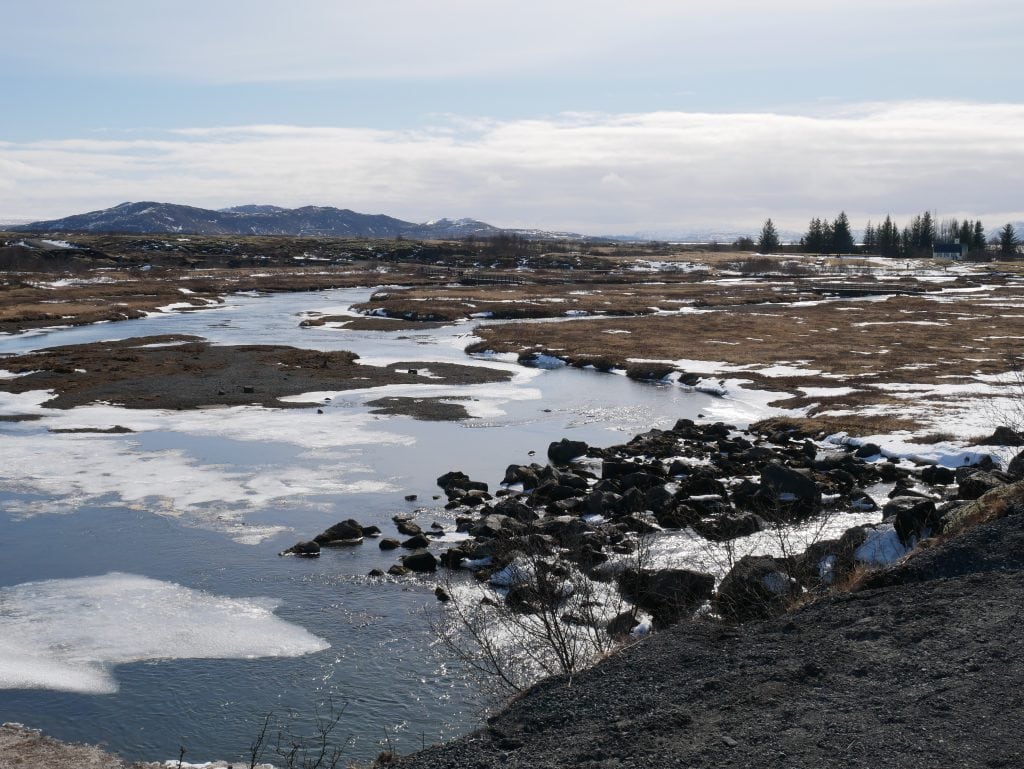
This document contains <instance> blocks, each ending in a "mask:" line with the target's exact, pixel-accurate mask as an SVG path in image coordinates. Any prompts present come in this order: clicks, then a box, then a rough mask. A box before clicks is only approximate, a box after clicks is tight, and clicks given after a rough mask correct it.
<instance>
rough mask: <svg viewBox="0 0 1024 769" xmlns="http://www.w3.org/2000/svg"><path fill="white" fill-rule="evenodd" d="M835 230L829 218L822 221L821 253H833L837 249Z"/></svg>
mask: <svg viewBox="0 0 1024 769" xmlns="http://www.w3.org/2000/svg"><path fill="white" fill-rule="evenodd" d="M835 234H836V232H835V230H834V229H833V228H832V225H831V224H829V221H828V219H823V220H822V222H821V249H820V250H819V253H822V254H831V253H832V252H833V251H835Z"/></svg>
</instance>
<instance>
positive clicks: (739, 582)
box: [715, 555, 800, 622]
mask: <svg viewBox="0 0 1024 769" xmlns="http://www.w3.org/2000/svg"><path fill="white" fill-rule="evenodd" d="M789 571H790V570H789V567H788V566H787V564H786V563H785V562H784V561H782V560H780V559H776V558H769V557H767V556H752V555H745V556H743V557H742V558H741V559H740V560H739V561H738V562H737V563H736V565H735V566H733V567H732V568H731V569H730V570H729V573H728V574H726V575H725V578H724V579H723V580H722V584H721V585H719V586H718V593H717V594H716V595H715V606H716V607H718V611H719V612H720V613H721V615H722V616H723V617H725V618H726V619H729V620H732V621H734V622H747V621H749V620H752V619H761V618H764V617H771V616H774V615H776V614H781V613H782V612H783V611H785V609H786V607H787V605H788V603H789V601H790V600H791V599H792V598H793V597H795V596H796V595H799V593H800V586H799V585H798V584H797V583H796V580H794V579H793V578H792V577H791V576H790V573H789Z"/></svg>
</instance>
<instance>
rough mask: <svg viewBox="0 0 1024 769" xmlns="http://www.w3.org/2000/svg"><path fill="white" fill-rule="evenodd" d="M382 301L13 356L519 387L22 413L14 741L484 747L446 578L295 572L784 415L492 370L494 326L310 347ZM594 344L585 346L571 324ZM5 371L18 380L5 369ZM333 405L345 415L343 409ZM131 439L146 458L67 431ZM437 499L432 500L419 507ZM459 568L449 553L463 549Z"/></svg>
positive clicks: (293, 306)
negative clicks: (314, 370)
mask: <svg viewBox="0 0 1024 769" xmlns="http://www.w3.org/2000/svg"><path fill="white" fill-rule="evenodd" d="M370 293H372V292H371V290H370V289H357V290H351V289H346V290H337V291H326V292H316V293H292V294H274V295H235V296H230V297H228V298H227V299H226V301H225V302H224V303H223V304H222V305H219V306H216V307H211V308H209V309H204V310H201V311H195V312H165V313H158V314H154V315H152V316H150V317H148V318H145V319H141V320H135V321H125V322H122V323H117V324H99V325H94V326H85V327H76V328H63V329H54V330H47V331H34V332H28V333H23V334H19V335H11V336H4V337H0V354H4V353H21V352H26V351H30V350H35V349H41V348H45V347H50V346H57V345H68V344H80V343H87V342H93V341H99V340H108V339H122V338H128V337H137V336H148V335H155V334H172V333H181V334H193V335H196V336H201V337H204V338H206V339H209V340H210V341H212V342H214V343H217V344H251V343H267V344H287V345H294V346H297V347H306V348H312V349H318V350H337V349H347V350H352V351H354V352H356V353H358V354H359V355H360V356H361V359H362V360H363V361H365V362H367V363H374V364H384V363H390V362H395V361H419V362H422V365H421V373H422V370H423V369H426V370H428V371H429V363H428V362H429V361H446V362H456V363H462V364H473V365H484V366H495V367H499V368H505V369H509V370H511V371H513V372H514V374H515V376H514V378H513V379H512V380H511V381H510V382H508V383H502V384H489V385H470V386H463V387H457V386H444V387H433V386H416V387H394V386H393V387H387V388H378V389H376V390H372V391H347V392H343V393H320V394H317V397H318V398H319V399H320V401H321V403H322V408H321V411H322V412H323V413H320V414H318V413H316V410H315V409H303V410H274V409H265V408H260V407H238V408H221V409H207V410H202V411H193V412H178V411H160V410H152V411H140V410H125V409H118V408H115V407H111V406H108V405H103V404H97V405H93V406H88V407H80V408H77V409H74V410H71V411H56V410H50V409H45V408H42V407H41V406H40V405H39V404H40V403H41V402H42V401H43V400H45V394H39V393H29V394H25V395H20V396H12V395H7V394H0V414H24V413H38V414H40V415H41V417H42V418H41V419H39V420H37V421H25V422H0V441H2V445H3V447H4V450H3V459H2V462H0V547H2V552H3V556H2V557H0V721H18V722H23V723H26V724H28V725H31V726H35V727H39V728H42V729H43V730H45V731H46V732H48V733H50V734H51V735H53V736H55V737H57V738H60V739H64V740H71V741H89V742H99V743H102V744H104V745H106V746H107V747H108V748H110V749H112V750H114V751H116V752H118V753H120V754H122V755H123V756H125V757H126V758H129V759H147V760H155V759H164V758H171V757H175V758H176V757H177V756H178V755H179V748H180V747H184V748H185V749H186V750H187V753H186V760H193V761H197V760H211V759H215V758H224V759H228V760H233V759H238V758H240V757H243V756H244V755H245V753H246V749H247V746H248V745H249V743H250V741H251V740H252V739H253V736H254V735H255V734H256V733H257V732H258V731H259V728H260V724H261V723H262V720H263V718H264V717H265V715H266V714H268V713H270V712H273V713H275V714H278V715H279V716H283V715H285V714H288V713H294V714H296V723H295V729H296V731H306V732H308V731H309V730H310V729H311V718H312V714H313V713H314V712H315V711H316V709H317V708H318V707H319V708H320V709H321V712H324V709H325V708H329V707H330V705H329V704H328V703H333V706H334V707H335V709H337V710H339V711H340V710H341V709H342V708H343V709H344V714H343V716H342V720H341V722H340V724H339V727H338V734H340V735H343V736H344V737H349V738H351V744H350V746H349V748H348V753H347V755H348V756H350V757H351V758H353V759H360V760H364V759H366V758H369V757H373V756H374V755H376V753H377V752H378V751H379V750H380V749H381V745H382V744H383V743H385V742H386V741H387V739H388V738H390V739H391V740H393V741H394V742H395V746H396V747H397V749H398V750H400V751H402V752H405V751H409V750H413V749H416V748H418V747H420V745H421V744H424V743H432V742H436V741H439V740H442V739H447V738H451V737H452V736H455V735H458V734H461V733H464V732H466V731H468V730H470V729H472V728H474V727H475V726H477V725H478V724H479V722H480V718H481V713H482V709H481V708H482V703H481V698H480V696H479V695H478V694H477V693H476V692H475V691H474V690H473V688H472V685H471V684H470V683H469V681H468V680H467V678H466V677H465V676H464V675H462V674H461V673H460V671H459V669H458V668H457V667H456V666H454V665H452V664H450V662H449V661H447V660H445V659H444V656H443V653H442V651H441V649H440V648H439V647H438V645H437V644H436V642H435V639H434V638H433V637H432V635H431V633H430V631H429V630H428V626H427V622H426V619H425V617H424V612H426V611H430V610H431V609H432V608H433V607H434V606H435V605H436V601H435V599H434V597H433V589H434V585H435V581H434V580H432V579H428V578H410V577H405V578H400V579H393V578H386V579H375V578H368V577H367V576H366V575H367V573H368V572H369V571H370V570H371V569H373V568H382V569H385V570H386V569H387V567H388V566H389V565H390V564H392V563H394V562H395V560H396V557H395V554H394V553H383V552H381V551H380V550H379V548H378V547H377V546H376V544H375V543H374V542H373V541H370V540H367V542H366V543H364V544H363V545H361V546H358V547H353V548H349V549H343V550H329V551H325V552H324V554H323V556H322V557H321V558H319V559H317V560H304V559H296V558H280V557H277V555H276V554H277V553H278V552H279V551H280V550H282V549H283V548H285V547H287V546H288V545H290V544H292V543H293V542H295V541H296V540H298V539H307V538H309V537H311V536H313V535H314V534H316V533H318V532H320V531H322V530H323V529H324V528H326V527H327V526H329V525H331V524H333V523H335V522H336V521H339V520H342V519H346V518H350V517H351V518H355V519H357V520H358V521H360V522H361V523H363V524H377V525H378V526H380V527H381V528H382V529H383V530H384V532H385V534H386V535H391V534H393V532H394V528H393V524H392V523H391V516H393V515H395V514H396V513H406V512H412V511H414V510H417V509H420V508H421V507H424V506H425V509H422V510H421V512H420V513H419V515H418V520H419V521H421V522H423V523H425V524H428V525H429V524H430V523H431V522H433V521H438V522H439V523H441V524H442V525H444V526H445V528H446V529H447V530H454V525H453V522H454V518H453V514H451V513H448V512H446V511H444V510H443V509H442V508H440V507H439V505H440V504H441V503H442V502H443V500H441V501H434V500H432V496H433V495H436V494H438V493H439V492H440V490H439V489H438V488H437V487H436V485H435V484H434V479H436V478H437V476H439V475H441V474H442V473H444V472H446V471H448V470H455V469H458V470H463V471H465V472H467V473H468V474H469V475H470V476H471V477H473V478H474V479H477V480H484V481H487V482H488V483H490V484H491V485H492V488H493V486H494V485H495V484H496V483H497V482H498V481H500V480H501V477H502V476H503V474H504V468H505V467H506V465H508V464H509V463H512V462H517V463H527V462H530V461H534V455H533V454H531V452H536V461H544V460H543V457H544V454H545V450H546V448H547V445H548V443H549V442H551V441H553V440H558V439H560V438H562V437H572V438H574V439H578V440H584V441H587V442H589V443H592V444H597V445H607V444H612V443H619V442H622V441H623V440H625V439H626V438H628V437H629V436H631V435H632V434H635V433H637V432H641V431H644V430H647V429H650V428H652V427H666V426H670V425H672V424H673V423H674V422H675V420H676V419H678V418H680V417H691V418H696V417H697V416H698V415H703V416H705V417H709V418H712V419H725V420H733V421H738V422H748V421H751V420H753V419H756V418H758V417H759V416H761V415H763V413H764V407H763V406H762V405H759V404H761V403H763V399H759V398H757V397H756V396H755V394H753V393H751V394H750V397H749V398H746V397H744V398H743V399H742V400H734V399H731V398H728V397H726V398H720V397H713V396H710V395H706V394H703V393H699V392H692V391H689V390H687V389H686V388H682V387H678V386H672V385H670V386H656V385H649V384H640V383H636V382H633V381H630V380H629V379H627V378H625V377H623V376H618V375H613V374H597V373H594V372H590V371H580V370H575V369H570V368H561V369H555V370H539V369H527V368H523V367H521V366H519V365H517V364H515V363H514V362H513V361H510V360H505V359H498V358H490V359H488V358H469V357H468V356H466V355H465V354H464V353H463V348H464V347H465V346H466V344H468V343H469V342H470V341H472V340H473V338H472V336H471V333H472V331H471V330H472V327H473V325H472V324H469V323H464V324H454V325H451V326H445V327H443V328H440V329H430V330H422V331H394V332H380V331H375V332H370V331H348V330H344V329H338V328H331V327H316V328H300V327H299V322H300V321H301V320H302V319H303V318H304V317H308V314H309V313H325V314H332V315H333V314H341V315H344V314H351V312H350V310H349V307H350V306H351V305H352V304H355V303H356V302H360V301H364V300H365V299H366V298H367V297H368V296H369V295H370ZM566 322H577V321H566ZM0 368H2V366H0ZM383 394H388V395H407V396H413V397H437V396H445V397H457V398H462V399H468V400H465V401H460V402H464V404H465V405H466V406H467V408H468V410H469V412H470V414H471V415H472V416H473V417H474V418H472V419H468V420H464V421H461V422H424V421H416V420H414V419H411V418H409V417H404V416H382V415H375V414H371V413H369V412H370V409H369V408H368V407H367V406H366V405H365V404H366V401H368V400H372V399H374V398H378V397H381V395H383ZM328 399H329V400H328ZM113 424H118V425H123V426H125V427H129V428H131V429H132V430H133V431H134V432H131V433H124V434H97V433H53V432H50V430H51V429H54V428H79V427H109V426H111V425H113ZM411 494H415V495H417V497H418V499H417V500H416V501H412V502H410V501H406V500H405V496H406V495H411ZM439 547H440V546H439Z"/></svg>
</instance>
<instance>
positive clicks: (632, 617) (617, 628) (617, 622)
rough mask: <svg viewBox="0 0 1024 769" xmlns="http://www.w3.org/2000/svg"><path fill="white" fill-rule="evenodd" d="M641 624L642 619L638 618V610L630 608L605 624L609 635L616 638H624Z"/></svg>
mask: <svg viewBox="0 0 1024 769" xmlns="http://www.w3.org/2000/svg"><path fill="white" fill-rule="evenodd" d="M639 624H640V620H638V619H637V618H636V611H635V610H633V609H630V610H629V611H624V612H622V613H621V614H616V615H615V616H614V617H612V618H611V619H610V620H608V624H607V625H605V630H607V631H608V635H610V636H611V637H612V638H615V639H622V638H626V637H628V636H629V633H630V631H631V630H632V629H633V628H635V627H636V626H637V625H639Z"/></svg>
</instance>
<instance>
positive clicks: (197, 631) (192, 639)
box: [0, 572, 329, 694]
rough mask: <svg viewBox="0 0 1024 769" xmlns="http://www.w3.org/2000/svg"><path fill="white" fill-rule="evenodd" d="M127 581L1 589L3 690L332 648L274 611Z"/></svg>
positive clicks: (105, 683) (103, 689)
mask: <svg viewBox="0 0 1024 769" xmlns="http://www.w3.org/2000/svg"><path fill="white" fill-rule="evenodd" d="M274 608H275V604H274V602H273V601H271V600H269V599H260V598H226V597H223V596H217V595H212V594H210V593H206V592H202V591H199V590H192V589H190V588H187V587H182V586H181V585H177V584H174V583H172V582H161V581H159V580H155V579H150V578H148V577H140V576H137V575H134V574H121V573H117V572H113V573H110V574H106V575H104V576H100V577H82V578H78V579H55V580H47V581H45V582H27V583H24V584H21V585H16V586H14V587H5V588H0V660H2V661H3V662H2V664H0V689H57V690H62V691H72V692H83V693H87V694H107V693H112V692H115V691H117V681H116V680H115V678H114V675H113V672H112V668H113V667H114V666H116V665H122V664H125V663H129V662H141V661H143V660H171V659H250V658H256V657H297V656H301V655H303V654H310V653H313V652H317V651H321V650H323V649H326V648H328V646H329V644H328V643H327V642H326V641H324V640H323V639H321V638H318V637H317V636H315V635H313V634H312V633H310V632H309V631H307V630H305V629H304V628H301V627H299V626H298V625H294V624H292V623H290V622H286V621H285V620H283V619H281V618H280V617H278V616H276V615H275V614H274V612H273V609H274Z"/></svg>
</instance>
